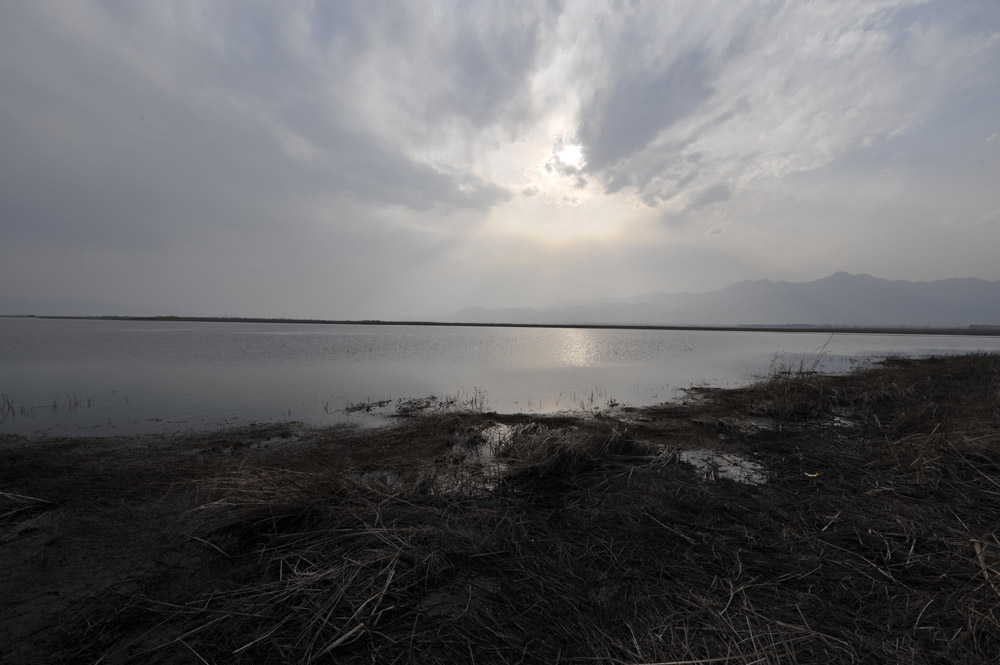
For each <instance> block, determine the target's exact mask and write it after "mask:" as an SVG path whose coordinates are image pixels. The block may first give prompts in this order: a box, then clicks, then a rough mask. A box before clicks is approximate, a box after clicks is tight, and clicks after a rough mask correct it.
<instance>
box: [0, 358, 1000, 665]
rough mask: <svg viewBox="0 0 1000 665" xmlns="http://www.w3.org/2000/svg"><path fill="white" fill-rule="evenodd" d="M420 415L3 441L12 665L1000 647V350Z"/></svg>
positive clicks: (974, 656)
mask: <svg viewBox="0 0 1000 665" xmlns="http://www.w3.org/2000/svg"><path fill="white" fill-rule="evenodd" d="M801 369H802V368H800V370H801ZM414 413H416V415H412V416H410V417H406V418H400V419H399V422H398V424H397V425H396V426H394V427H390V428H386V429H379V430H356V429H348V428H335V429H310V428H307V427H304V426H299V425H295V424H289V425H269V426H261V427H250V428H242V429H237V430H227V431H220V432H207V433H201V434H196V435H191V434H187V435H171V436H145V437H131V438H111V439H102V438H94V439H87V438H72V439H50V440H30V441H29V440H25V439H19V438H16V437H4V438H0V589H2V592H0V596H2V599H3V600H2V603H0V654H3V657H2V660H3V662H5V663H6V662H9V663H84V662H87V663H94V662H101V663H181V662H184V663H188V662H190V663H200V662H205V663H295V662H301V663H307V662H314V661H317V662H338V663H340V662H343V663H355V662H357V663H372V662H379V663H382V662H384V663H392V662H398V663H406V662H413V663H456V662H468V663H516V662H526V663H527V662H539V663H543V662H544V663H558V662H564V663H583V662H586V663H594V662H609V663H748V664H749V663H830V662H838V663H900V662H905V663H916V664H920V663H944V662H948V663H959V662H960V663H984V664H985V663H991V664H992V663H995V662H996V657H997V654H998V653H1000V357H998V356H996V355H981V354H980V355H969V356H956V357H949V358H941V359H927V360H892V361H888V362H886V363H884V364H881V365H877V366H873V367H869V368H866V369H863V370H859V371H858V372H855V373H854V374H851V375H847V376H820V375H815V374H811V373H809V372H807V371H789V372H782V371H776V372H774V373H773V374H772V375H771V376H770V377H768V378H766V379H763V380H762V381H760V382H759V383H757V384H755V385H752V386H749V387H746V388H741V389H730V390H698V391H693V392H692V393H691V394H690V395H689V398H688V399H687V400H686V401H684V402H683V403H675V404H668V405H663V406H659V407H653V408H645V409H627V408H626V409H619V410H614V411H603V412H594V413H590V414H572V415H564V416H527V415H504V414H494V413H481V412H474V413H426V412H424V413H423V414H420V413H417V412H416V411H415V412H414Z"/></svg>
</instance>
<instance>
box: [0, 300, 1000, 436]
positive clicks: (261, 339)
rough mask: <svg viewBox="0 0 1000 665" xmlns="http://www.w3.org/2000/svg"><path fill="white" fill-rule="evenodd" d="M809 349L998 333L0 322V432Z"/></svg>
mask: <svg viewBox="0 0 1000 665" xmlns="http://www.w3.org/2000/svg"><path fill="white" fill-rule="evenodd" d="M824 345H825V346H824ZM820 348H823V349H824V350H825V354H824V355H822V357H821V360H822V366H821V367H819V369H820V370H822V371H847V370H850V369H852V368H853V367H854V366H855V365H856V363H857V360H858V358H864V357H866V356H870V355H880V354H883V355H884V354H885V353H888V352H895V353H900V354H908V355H929V354H936V353H960V352H963V351H968V350H977V349H982V350H991V351H1000V338H997V337H960V336H954V337H934V336H921V335H847V334H844V335H841V334H838V335H836V336H835V337H834V338H833V339H832V340H831V339H830V336H829V335H828V334H824V333H766V332H757V331H746V332H722V331H716V332H709V331H690V330H612V329H555V328H473V327H470V328H461V327H444V326H442V327H419V326H364V325H309V324H277V323H275V324H243V323H229V324H222V323H191V322H177V323H171V322H139V321H90V320H43V319H15V318H4V319H0V433H17V434H32V433H35V432H38V431H40V430H48V431H49V432H50V433H55V434H66V435H73V434H80V433H87V432H90V433H95V434H131V433H137V432H149V431H162V430H178V429H192V428H204V427H213V426H219V425H220V424H226V423H228V424H241V423H249V422H281V421H289V420H295V421H301V422H305V423H309V424H316V425H330V424H335V423H338V422H344V421H347V422H355V421H356V420H358V421H363V419H364V418H366V417H367V418H370V414H364V413H360V414H352V413H346V411H347V408H346V407H347V406H349V405H351V404H358V403H381V402H385V401H386V400H391V401H392V403H396V402H397V401H399V400H403V401H406V400H411V399H413V398H426V397H427V396H430V395H434V396H436V397H437V398H438V399H439V400H441V401H448V400H449V399H453V400H455V401H457V402H466V401H470V400H469V396H472V398H473V399H472V400H471V401H472V402H473V404H472V407H473V408H480V409H483V410H496V411H500V412H505V413H516V412H519V411H525V412H533V413H550V412H553V411H559V410H565V409H576V408H579V406H580V402H581V401H583V402H585V404H584V406H585V408H597V407H601V408H603V407H604V406H605V405H606V404H609V403H611V402H612V401H613V402H615V403H622V404H628V405H631V406H644V405H648V404H656V403H661V402H663V401H666V400H668V399H672V398H675V397H678V396H680V395H681V391H682V390H683V389H685V388H688V387H690V386H692V385H695V384H699V385H706V384H707V385H715V386H721V387H727V386H736V385H740V384H743V383H745V382H746V381H748V380H751V379H753V378H754V377H755V376H759V375H761V374H764V373H766V372H767V371H768V369H769V367H770V366H771V364H772V362H773V361H774V358H775V354H781V353H788V354H790V355H789V358H790V360H789V362H792V364H794V362H793V361H794V359H795V358H800V357H803V354H806V355H808V354H814V355H815V353H816V352H817V350H818V349H820ZM53 405H54V406H53Z"/></svg>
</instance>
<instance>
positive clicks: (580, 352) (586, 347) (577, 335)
mask: <svg viewBox="0 0 1000 665" xmlns="http://www.w3.org/2000/svg"><path fill="white" fill-rule="evenodd" d="M562 333H563V338H562V342H561V344H560V347H561V354H562V361H563V365H564V366H568V367H590V366H592V365H593V364H594V360H595V358H596V355H597V354H596V339H595V337H594V335H593V334H591V333H592V331H590V330H582V329H575V328H573V329H566V330H563V331H562Z"/></svg>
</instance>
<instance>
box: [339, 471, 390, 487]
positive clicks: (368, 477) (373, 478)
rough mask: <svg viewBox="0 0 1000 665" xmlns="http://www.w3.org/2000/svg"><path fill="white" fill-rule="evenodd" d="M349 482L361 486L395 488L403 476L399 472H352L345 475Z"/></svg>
mask: <svg viewBox="0 0 1000 665" xmlns="http://www.w3.org/2000/svg"><path fill="white" fill-rule="evenodd" d="M347 477H348V478H350V479H351V480H353V481H355V482H357V483H361V484H362V485H382V486H384V487H396V486H397V485H399V483H400V480H402V478H403V474H401V473H400V472H399V471H386V470H376V471H354V472H351V473H348V474H347Z"/></svg>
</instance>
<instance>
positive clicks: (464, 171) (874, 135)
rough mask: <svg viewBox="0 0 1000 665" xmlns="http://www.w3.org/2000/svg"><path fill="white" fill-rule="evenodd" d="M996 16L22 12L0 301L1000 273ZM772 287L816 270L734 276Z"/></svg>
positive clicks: (7, 92) (491, 8)
mask: <svg viewBox="0 0 1000 665" xmlns="http://www.w3.org/2000/svg"><path fill="white" fill-rule="evenodd" d="M997 7H998V5H997V3H995V2H989V1H983V2H969V3H961V4H960V5H955V4H954V3H948V2H945V1H944V0H932V1H930V2H911V1H909V0H844V1H843V2H837V3H784V2H768V1H765V2H760V1H752V2H751V1H749V0H748V1H738V0H726V1H721V0H720V1H718V2H711V1H708V0H706V1H699V2H693V1H692V2H616V1H613V0H579V1H578V2H573V3H558V2H548V3H509V2H500V1H499V0H498V1H495V2H490V1H483V2H468V1H465V0H448V1H443V0H442V1H440V2H430V3H420V4H407V3H398V2H391V1H388V0H385V1H382V0H372V1H371V2H363V3H362V2H338V3H315V2H311V1H308V0H301V1H299V0H289V1H288V2H282V3H280V4H275V3H260V2H248V3H187V2H181V1H172V0H162V1H161V2H156V3H112V2H107V3H104V2H74V3H63V2H57V1H55V0H36V1H34V2H23V3H4V4H3V5H2V6H0V62H3V63H4V64H3V66H2V67H0V155H3V159H0V219H2V220H3V229H4V235H3V248H2V249H3V257H0V258H2V260H0V279H2V280H3V281H4V282H5V283H7V284H18V285H29V284H30V287H29V286H23V287H20V286H19V287H18V288H24V289H28V288H31V289H33V292H32V295H33V296H40V295H42V292H43V291H45V292H47V293H50V294H52V295H53V296H60V295H64V292H66V291H67V290H78V291H80V292H100V293H102V294H106V297H104V296H103V295H102V297H101V298H99V299H105V300H120V301H123V302H126V301H130V300H131V301H136V300H141V301H144V302H150V303H153V304H154V305H155V302H156V301H157V299H161V300H162V301H163V302H167V300H169V301H170V302H171V303H173V304H177V303H180V302H182V301H185V298H187V299H188V300H187V301H186V302H192V303H193V302H195V301H197V302H198V303H199V305H198V306H199V307H202V308H203V310H211V309H212V303H213V302H214V303H216V304H217V307H218V308H219V309H220V310H221V309H225V307H228V306H229V305H230V304H233V303H237V302H238V303H242V304H241V305H240V307H242V308H243V309H242V311H246V312H248V313H252V312H250V310H253V309H254V307H258V308H259V309H260V310H261V312H264V310H265V309H268V308H269V309H268V311H282V312H290V311H291V310H292V309H296V311H300V310H301V311H303V312H304V310H305V309H308V307H309V306H310V303H323V304H322V305H315V306H316V307H317V308H323V311H322V312H320V311H319V309H317V315H320V314H322V315H324V316H325V315H329V316H337V315H338V312H341V313H342V314H343V315H347V313H348V312H355V313H363V314H365V315H375V314H379V315H382V316H391V315H392V314H391V312H387V311H386V309H389V310H391V309H392V308H397V309H396V310H393V311H403V310H404V309H406V308H409V310H408V311H409V314H411V315H417V314H418V312H415V311H413V310H414V309H416V308H418V307H420V306H425V307H426V308H427V309H428V310H433V311H441V312H446V311H448V305H447V303H448V298H450V297H452V296H450V295H449V294H450V293H451V291H452V290H453V289H455V288H457V287H456V286H455V284H456V279H455V275H462V283H463V285H464V286H463V288H466V289H469V288H471V287H469V286H467V285H471V284H476V285H479V286H478V288H480V289H481V293H482V300H481V303H482V304H484V305H489V304H490V302H489V301H490V298H495V299H497V300H503V299H507V301H508V302H511V301H512V300H516V298H515V295H516V294H513V293H512V292H511V291H510V290H509V289H510V288H512V287H509V286H507V285H505V283H503V281H502V280H500V281H497V280H494V279H493V276H495V275H502V274H504V273H505V271H507V272H510V271H511V270H512V268H511V266H512V265H514V264H516V265H517V270H518V274H519V278H518V279H519V282H518V283H524V284H531V283H535V282H540V281H544V280H545V279H546V278H548V277H549V276H551V275H552V274H554V273H559V272H560V271H565V274H564V275H560V277H559V279H557V280H553V281H552V282H551V283H553V284H560V285H562V286H561V287H560V288H562V289H563V290H564V292H563V293H558V294H557V293H554V292H553V295H554V297H556V298H572V297H577V296H578V295H579V294H576V293H570V292H569V290H571V289H572V288H574V287H573V286H572V285H573V284H581V283H583V282H584V281H585V280H584V278H583V277H581V274H582V273H583V272H586V270H588V269H587V268H586V262H587V261H592V262H593V263H594V264H595V265H606V263H602V261H601V259H600V258H599V256H600V255H601V253H602V252H606V253H620V260H618V259H616V260H615V261H614V262H612V263H613V264H614V266H615V268H616V271H605V272H604V273H602V274H601V280H597V281H594V282H589V281H588V282H587V284H590V286H588V288H604V289H607V290H609V291H615V290H616V289H627V288H632V287H633V286H637V285H640V284H641V283H643V281H644V280H650V281H656V280H664V279H671V280H674V281H678V283H681V282H683V283H684V284H686V285H688V286H690V287H691V288H696V284H697V283H698V281H699V280H707V281H708V282H710V284H708V286H706V287H705V288H711V287H717V286H723V285H724V283H719V282H718V281H713V280H718V279H720V277H719V276H720V275H727V276H732V277H737V278H740V279H742V278H747V277H758V276H767V277H782V278H790V279H801V278H813V277H817V276H821V275H815V274H813V273H812V272H810V271H814V270H816V266H817V265H822V266H827V265H829V266H830V267H831V268H833V269H850V270H853V271H855V272H873V273H878V269H877V268H878V266H877V265H876V266H869V265H857V264H856V262H858V261H860V259H859V258H858V257H859V256H860V255H862V254H865V253H867V254H865V255H866V256H867V255H868V254H870V256H871V257H872V259H871V260H873V261H876V262H877V263H879V264H882V263H884V264H885V265H894V266H905V265H906V264H907V262H908V261H909V262H910V263H911V264H917V263H926V262H923V261H915V260H913V259H912V258H911V257H913V256H917V255H921V254H920V252H921V251H923V250H922V248H921V247H920V246H919V241H918V240H917V239H919V238H921V237H931V236H933V237H934V238H935V243H936V244H938V245H942V244H948V243H950V245H949V247H951V250H950V251H951V254H952V255H954V256H958V257H961V256H963V255H970V256H971V255H974V256H976V257H978V258H976V261H977V263H976V265H977V266H985V267H981V268H980V271H981V272H982V271H988V270H994V268H993V267H991V266H993V264H994V262H993V261H992V260H991V259H990V258H989V256H988V254H987V252H986V250H985V249H984V248H988V247H991V246H996V243H997V242H1000V238H998V237H997V236H996V234H997V233H998V232H997V231H994V230H993V229H995V228H996V225H995V224H991V223H990V220H992V219H993V217H990V215H992V213H981V212H980V211H995V210H996V209H997V206H998V205H1000V201H998V200H997V198H996V193H995V180H996V174H997V173H998V172H1000V171H997V169H998V168H1000V163H998V160H1000V156H998V155H996V154H995V153H996V151H994V150H991V149H990V146H992V145H995V137H996V131H995V130H996V126H995V125H996V120H995V118H996V117H997V113H998V112H1000V96H998V95H997V93H996V90H997V89H998V87H997V74H996V72H997V71H1000V37H998V35H1000V9H997ZM984 137H986V138H985V141H986V144H984V143H983V141H984ZM900 155H903V156H905V159H904V158H902V157H900ZM942 220H944V221H942ZM948 225H950V227H951V228H961V229H962V230H963V234H964V235H963V234H955V233H951V234H950V235H949V234H943V235H934V234H935V233H938V232H939V231H940V229H942V228H944V227H945V226H948ZM831 229H836V230H837V232H836V233H834V232H833V231H831ZM843 229H847V230H843ZM723 230H724V233H721V231H723ZM842 230H843V231H842ZM848 230H849V231H848ZM838 233H839V234H840V236H845V235H846V234H848V233H856V234H867V235H866V237H869V236H871V237H879V238H902V239H904V240H905V241H904V240H898V241H894V242H885V243H882V244H881V245H880V246H881V249H877V248H872V247H874V246H875V244H873V243H865V244H866V248H865V250H864V252H860V251H859V250H856V249H855V248H857V246H858V245H859V242H857V241H856V240H851V239H849V238H846V237H840V236H838ZM942 233H943V232H942ZM880 234H881V235H880ZM635 238H641V241H636V240H635ZM790 238H791V239H790ZM526 239H527V240H526ZM528 241H530V243H532V244H533V250H532V253H531V256H532V257H533V259H534V261H533V262H528V263H524V262H518V261H519V259H518V256H515V255H514V254H517V252H516V251H514V250H511V249H510V248H511V247H517V246H519V245H520V244H523V243H525V242H528ZM703 242H704V243H711V248H710V249H706V248H705V247H702V246H700V245H699V243H703ZM794 243H801V244H802V245H803V246H804V247H806V250H803V251H795V249H796V248H795V247H794ZM876 244H877V243H876ZM471 248H475V251H473V249H471ZM650 248H655V251H654V250H653V249H650ZM815 248H822V249H815ZM937 249H941V250H942V252H944V249H943V248H941V247H938V248H937ZM699 251H701V252H704V253H705V255H711V256H712V257H714V258H713V261H714V263H713V269H712V270H711V271H709V270H707V268H705V267H703V266H702V264H701V263H700V262H698V261H686V262H683V263H678V265H683V266H684V270H685V271H689V272H690V274H687V273H685V275H684V276H683V277H682V276H681V275H680V268H677V270H674V271H673V272H669V271H666V270H665V269H664V270H658V271H653V270H649V269H648V268H649V266H651V265H652V264H653V262H654V261H655V260H657V259H656V258H655V257H656V256H657V255H659V254H664V255H666V254H669V255H670V256H674V257H676V256H679V255H681V254H682V253H684V252H691V253H694V254H697V252H699ZM928 251H929V250H928ZM810 252H812V254H810ZM817 252H821V253H822V256H821V257H819V258H817V255H816V254H817ZM893 252H895V253H896V254H895V255H894V254H892V253H893ZM571 253H572V254H573V257H574V258H573V259H572V260H571V259H569V258H567V257H568V256H569V254H571ZM639 254H642V256H643V257H645V258H644V259H643V260H642V261H638V260H635V261H634V260H631V258H632V257H634V256H638V255H639ZM744 255H749V256H752V257H753V258H752V259H748V258H746V257H745V256H744ZM581 257H586V260H584V259H582V258H581ZM820 259H821V261H820ZM727 261H728V262H729V263H728V265H729V266H731V268H728V269H724V268H723V263H724V262H727ZM851 262H855V263H854V264H852V263H851ZM53 263H59V266H58V267H56V266H53V265H52V264H53ZM486 264H489V265H490V266H492V267H491V268H490V270H491V271H492V272H490V273H489V275H486V274H485V273H484V270H485V269H484V267H483V266H484V265H486ZM607 265H610V264H607ZM971 265H972V264H971V263H970V262H969V261H968V260H958V259H956V262H955V263H954V268H953V269H954V271H955V272H956V273H958V272H962V271H965V270H967V269H971V268H968V266H971ZM774 266H779V267H781V268H780V269H782V270H785V269H787V270H788V271H793V270H800V271H803V272H801V273H799V274H792V273H791V272H787V273H784V274H782V275H772V274H767V273H765V274H743V273H741V272H740V271H751V272H752V271H754V270H759V271H765V270H775V269H777V268H774ZM796 266H797V267H796ZM941 269H942V270H944V268H941ZM171 270H176V271H178V273H177V274H172V273H171ZM910 276H911V277H919V275H910ZM994 278H995V277H994ZM588 279H589V278H588ZM349 282H350V283H356V284H357V285H356V286H354V287H353V288H352V289H343V288H341V289H338V290H336V294H335V295H327V296H324V293H325V289H329V288H331V286H332V285H340V286H342V285H344V284H347V283H349ZM240 284H245V285H252V287H251V286H246V287H245V288H244V287H241V286H240ZM303 284H309V285H310V286H308V287H303V286H302V285H303ZM667 286H668V285H665V284H662V283H650V284H649V285H648V286H646V287H641V288H640V290H655V289H660V288H667ZM115 290H118V295H117V296H116V295H114V293H113V292H114V291H115ZM188 292H190V293H189V294H188V295H185V293H188ZM194 292H197V295H195V294H194ZM165 294H169V297H168V295H165ZM466 295H467V297H466V300H465V302H463V304H466V303H468V302H470V300H468V298H471V297H472V296H473V295H474V294H472V292H471V291H467V293H466ZM91 299H94V298H91ZM207 313H211V312H210V311H208V312H207Z"/></svg>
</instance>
